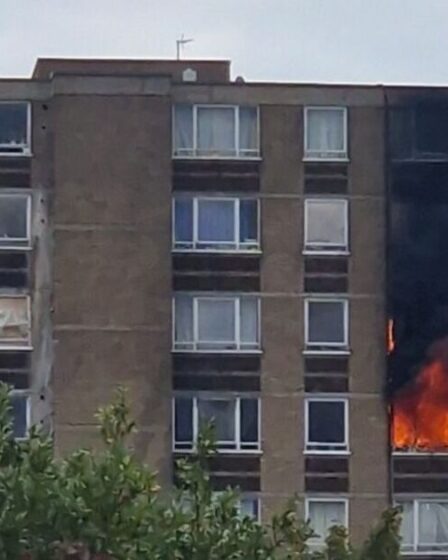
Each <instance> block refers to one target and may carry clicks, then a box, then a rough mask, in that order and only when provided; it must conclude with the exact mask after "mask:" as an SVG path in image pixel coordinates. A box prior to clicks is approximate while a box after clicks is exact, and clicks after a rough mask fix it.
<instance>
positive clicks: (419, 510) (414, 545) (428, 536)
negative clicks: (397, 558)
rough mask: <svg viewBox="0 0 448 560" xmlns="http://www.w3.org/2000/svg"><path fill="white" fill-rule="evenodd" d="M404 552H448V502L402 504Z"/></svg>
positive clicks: (402, 543) (409, 502)
mask: <svg viewBox="0 0 448 560" xmlns="http://www.w3.org/2000/svg"><path fill="white" fill-rule="evenodd" d="M400 505H401V506H402V507H403V520H402V523H401V537H402V542H401V548H402V551H403V552H441V551H444V552H446V551H448V501H436V500H412V501H405V502H401V504H400Z"/></svg>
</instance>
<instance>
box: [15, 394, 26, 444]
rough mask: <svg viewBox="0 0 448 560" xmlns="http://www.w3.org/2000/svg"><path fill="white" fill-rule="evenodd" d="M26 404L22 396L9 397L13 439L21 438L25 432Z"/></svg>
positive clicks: (24, 397)
mask: <svg viewBox="0 0 448 560" xmlns="http://www.w3.org/2000/svg"><path fill="white" fill-rule="evenodd" d="M27 403H28V399H27V397H26V396H23V395H11V407H12V410H11V414H12V419H13V434H14V437H15V438H23V437H25V436H26V432H27Z"/></svg>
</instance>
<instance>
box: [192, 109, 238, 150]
mask: <svg viewBox="0 0 448 560" xmlns="http://www.w3.org/2000/svg"><path fill="white" fill-rule="evenodd" d="M197 115H198V123H197V126H198V139H197V142H198V151H199V153H200V154H201V153H202V154H205V155H213V154H216V155H224V156H225V155H234V154H235V111H234V109H233V108H216V107H213V108H205V107H199V108H198V109H197Z"/></svg>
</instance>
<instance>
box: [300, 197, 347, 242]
mask: <svg viewBox="0 0 448 560" xmlns="http://www.w3.org/2000/svg"><path fill="white" fill-rule="evenodd" d="M304 224H305V236H304V237H305V251H306V252H313V253H340V252H346V251H347V250H348V202H347V200H341V199H324V198H314V199H308V200H305V220H304Z"/></svg>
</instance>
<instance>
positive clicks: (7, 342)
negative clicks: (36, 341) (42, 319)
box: [0, 296, 31, 348]
mask: <svg viewBox="0 0 448 560" xmlns="http://www.w3.org/2000/svg"><path fill="white" fill-rule="evenodd" d="M29 306H30V302H29V299H28V298H27V297H13V296H9V297H8V296H3V297H0V348H23V347H29V345H30V332H31V325H30V309H29Z"/></svg>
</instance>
